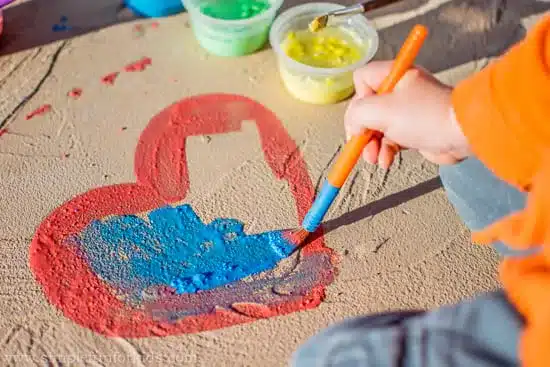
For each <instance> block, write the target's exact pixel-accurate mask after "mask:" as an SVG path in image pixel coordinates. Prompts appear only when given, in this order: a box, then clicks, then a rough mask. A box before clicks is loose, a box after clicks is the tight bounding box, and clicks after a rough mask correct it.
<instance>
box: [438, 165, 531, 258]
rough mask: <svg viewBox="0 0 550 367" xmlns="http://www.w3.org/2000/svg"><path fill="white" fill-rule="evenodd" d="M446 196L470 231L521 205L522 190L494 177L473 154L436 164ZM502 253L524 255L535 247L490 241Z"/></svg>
mask: <svg viewBox="0 0 550 367" xmlns="http://www.w3.org/2000/svg"><path fill="white" fill-rule="evenodd" d="M439 176H440V177H441V182H442V183H443V187H444V188H445V192H446V193H447V197H448V198H449V201H450V202H451V204H453V206H454V207H455V209H456V211H457V213H458V215H459V216H460V218H461V219H462V220H463V221H464V223H465V224H466V226H467V227H468V228H469V229H470V230H472V231H478V230H481V229H483V228H485V227H487V226H488V225H489V224H491V223H494V222H495V221H497V220H498V219H500V218H503V217H505V216H507V215H509V214H512V213H513V212H516V211H519V210H522V209H523V208H524V207H525V202H526V194H525V193H523V192H520V191H519V190H517V189H516V188H514V187H513V186H511V185H509V184H507V183H506V182H504V181H502V180H500V179H499V178H497V177H496V176H495V175H494V174H493V173H492V172H491V171H489V170H488V169H487V168H486V167H485V166H484V165H483V163H481V162H480V161H479V160H478V159H477V158H469V159H466V160H464V161H462V162H461V163H458V164H455V165H449V166H441V167H440V168H439ZM493 246H494V248H495V250H497V251H498V252H499V253H500V254H501V255H502V256H526V255H531V254H533V253H535V252H537V251H539V250H538V249H529V250H514V249H512V248H510V247H509V246H507V245H506V244H504V243H502V242H496V243H494V244H493Z"/></svg>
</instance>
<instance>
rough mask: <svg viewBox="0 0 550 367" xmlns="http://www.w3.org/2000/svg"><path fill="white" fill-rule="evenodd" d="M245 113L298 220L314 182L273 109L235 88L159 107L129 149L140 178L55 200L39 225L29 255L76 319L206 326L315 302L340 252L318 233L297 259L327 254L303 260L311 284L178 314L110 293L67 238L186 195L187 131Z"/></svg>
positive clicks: (116, 324) (156, 330)
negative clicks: (264, 300) (268, 297)
mask: <svg viewBox="0 0 550 367" xmlns="http://www.w3.org/2000/svg"><path fill="white" fill-rule="evenodd" d="M245 120H252V121H254V122H255V123H256V125H257V128H258V132H259V135H260V140H261V146H262V149H263V152H264V158H265V160H266V162H267V164H268V165H269V167H270V168H271V170H272V171H273V174H274V175H275V177H276V178H277V179H280V180H286V181H287V182H288V183H289V187H290V189H291V193H292V195H293V197H294V199H295V202H296V208H297V213H298V218H299V220H300V221H301V220H302V219H303V217H304V216H305V214H306V212H307V210H308V208H309V206H310V205H311V203H312V201H313V199H314V189H313V185H312V182H311V180H310V178H309V175H308V172H307V166H306V163H305V161H304V160H303V158H302V156H301V154H300V151H299V149H298V147H297V146H296V144H295V143H294V141H293V140H292V139H291V138H290V136H289V135H288V133H287V132H286V130H285V128H284V126H283V124H282V123H281V121H280V120H279V119H277V117H276V116H275V114H274V113H273V112H271V111H270V110H268V109H267V108H266V107H264V106H263V105H261V104H259V103H258V102H256V101H254V100H252V99H249V98H246V97H243V96H238V95H230V94H209V95H201V96H194V97H191V98H187V99H184V100H182V101H180V102H177V103H175V104H173V105H171V106H169V107H167V108H166V109H164V110H163V111H161V112H160V113H159V114H157V115H156V116H155V117H153V118H152V119H151V121H150V122H149V124H148V125H147V127H146V128H145V129H144V131H143V133H142V135H141V137H140V139H139V142H138V145H137V148H136V154H135V163H134V164H135V167H134V168H135V174H136V177H137V183H126V184H119V185H113V186H107V187H100V188H96V189H92V190H90V191H88V192H86V193H84V194H81V195H78V196H76V197H74V198H73V199H71V200H69V201H68V202H66V203H64V204H63V205H62V206H60V207H58V208H57V209H55V210H54V211H53V212H52V213H50V214H49V215H48V217H46V218H45V219H44V220H43V221H42V223H41V224H40V225H39V227H38V228H37V230H36V233H35V236H34V238H33V240H32V243H31V246H30V255H29V261H30V266H31V270H32V271H33V273H34V276H35V278H36V280H37V281H38V282H39V283H40V284H41V285H42V287H43V289H44V293H45V294H46V296H47V298H48V300H49V301H50V302H51V303H52V304H54V305H55V306H56V307H58V308H59V309H61V311H62V312H63V314H64V315H65V316H66V317H68V318H69V319H71V320H73V321H74V322H76V323H78V324H80V325H82V326H84V327H87V328H90V329H92V330H94V331H96V332H98V333H101V334H104V335H109V336H122V337H145V336H152V335H159V336H160V335H162V336H165V335H177V334H181V333H190V332H198V331H203V330H212V329H217V328H222V327H226V326H231V325H235V324H238V323H244V322H251V321H254V320H256V319H257V318H265V317H271V316H276V315H283V314H288V313H291V312H295V311H299V310H304V309H310V308H314V307H316V306H318V305H319V304H320V303H321V302H322V300H323V299H324V289H325V287H326V286H327V285H328V284H330V283H331V282H332V281H333V280H334V277H335V269H336V268H335V267H336V262H337V260H336V256H335V254H334V252H333V251H332V250H331V249H329V248H327V247H326V246H325V243H324V239H323V237H322V236H319V237H318V238H317V239H316V240H315V241H313V242H312V243H311V244H309V245H308V246H307V247H305V248H304V250H303V251H302V254H301V262H300V263H302V262H304V263H306V264H307V262H308V259H316V258H317V259H319V258H321V257H323V258H325V259H327V260H326V261H325V262H324V264H325V265H324V268H321V269H319V268H315V266H318V264H319V262H317V263H316V262H315V261H313V260H312V262H310V265H311V266H313V268H312V269H310V274H309V275H310V276H312V274H313V272H316V273H318V274H315V276H314V278H312V279H314V282H315V283H314V284H312V285H313V286H312V287H310V289H309V290H308V292H305V293H304V294H300V295H297V296H296V295H295V296H293V297H289V298H288V300H287V301H285V302H278V303H274V304H269V305H262V304H256V303H247V302H246V300H245V301H241V302H236V303H235V304H234V307H233V308H232V310H228V309H220V308H215V309H214V310H213V312H209V313H202V314H198V315H191V316H186V317H184V318H182V319H179V320H177V321H175V322H167V321H162V320H155V319H153V318H152V317H151V315H150V314H149V313H148V312H147V310H145V309H135V308H131V307H129V306H128V305H126V304H125V303H123V302H122V301H120V300H119V299H117V298H116V297H115V296H114V295H113V294H112V293H111V292H110V291H109V289H110V288H109V286H108V285H107V284H106V283H104V282H103V281H102V280H101V279H99V278H98V277H97V276H96V275H95V274H94V273H93V272H92V271H91V270H90V268H89V267H88V265H87V264H86V263H85V262H84V260H82V258H81V257H80V256H79V253H78V250H77V249H76V248H75V247H74V246H70V244H69V243H68V242H69V239H70V237H71V236H73V235H75V234H78V233H79V232H80V231H81V230H82V229H84V227H85V226H86V225H88V223H90V222H91V221H92V220H95V219H101V218H104V217H106V216H108V215H127V214H135V213H140V212H146V211H150V210H152V209H155V208H158V207H161V206H164V205H167V204H170V203H174V202H177V201H181V200H183V199H184V198H185V195H186V194H187V191H188V189H189V176H188V167H187V161H186V152H185V147H186V139H187V137H189V136H196V135H212V134H223V133H228V132H236V131H239V130H240V128H241V124H242V121H245ZM316 264H317V265H316ZM311 266H310V267H311ZM201 293H202V295H201ZM214 296H215V295H214ZM186 297H187V300H186V302H187V303H189V304H193V302H195V304H196V302H201V299H202V300H204V299H205V298H204V297H213V295H212V294H210V295H209V293H208V292H199V293H197V294H195V295H187V296H186Z"/></svg>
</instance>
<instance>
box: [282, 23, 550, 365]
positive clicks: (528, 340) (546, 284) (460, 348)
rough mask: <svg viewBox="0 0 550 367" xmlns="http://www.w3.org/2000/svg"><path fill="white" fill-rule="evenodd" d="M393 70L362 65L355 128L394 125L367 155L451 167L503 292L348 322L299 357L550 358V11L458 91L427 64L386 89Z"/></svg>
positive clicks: (350, 116) (350, 124)
mask: <svg viewBox="0 0 550 367" xmlns="http://www.w3.org/2000/svg"><path fill="white" fill-rule="evenodd" d="M389 67H390V65H389V63H386V62H380V63H371V64H370V65H368V66H367V67H365V68H363V69H362V70H359V71H358V72H356V74H355V85H356V90H357V95H356V96H355V97H354V99H353V100H352V101H351V103H350V105H349V107H348V110H347V112H346V116H345V126H346V133H347V134H348V136H350V135H352V134H356V133H358V132H360V131H361V130H362V129H364V128H369V129H373V130H378V131H381V132H383V133H384V138H382V140H381V141H373V142H371V143H370V144H369V145H368V146H367V148H366V149H365V152H364V157H365V159H366V160H367V161H369V162H371V163H378V164H379V165H380V166H382V167H383V168H388V167H389V165H390V164H391V162H392V161H393V158H394V156H395V154H396V152H397V151H398V149H400V147H406V148H410V149H417V150H418V151H419V152H420V153H421V154H422V155H423V156H424V157H426V158H427V159H429V160H430V161H432V162H435V163H437V164H440V165H441V167H440V176H441V180H442V182H443V185H444V187H445V190H446V192H447V194H448V196H449V199H450V200H451V202H452V203H453V205H454V206H455V208H456V209H457V211H458V213H459V215H460V216H461V217H462V218H463V219H464V221H465V222H466V224H467V225H468V226H469V227H470V228H471V229H472V230H473V231H478V230H481V231H480V232H477V233H474V235H473V239H474V241H476V242H480V243H484V244H489V243H493V244H494V245H495V247H496V249H497V250H498V251H499V252H500V253H501V254H502V255H503V256H504V260H503V262H502V264H501V267H500V278H501V281H502V284H503V286H504V291H498V292H493V293H489V294H486V295H483V296H479V297H477V298H475V299H473V300H470V301H466V302H462V303H459V304H457V305H451V306H445V307H442V308H439V309H437V310H434V311H429V312H401V313H387V314H382V315H375V316H367V317H363V318H358V319H351V320H348V321H345V322H343V323H341V324H339V325H336V326H333V327H331V328H329V329H327V330H326V331H323V332H322V333H320V334H319V335H316V336H315V337H313V338H312V339H311V340H309V341H308V342H307V343H306V344H305V345H304V346H302V347H301V348H300V349H299V350H298V352H297V353H296V355H295V356H294V359H293V365H295V366H342V367H343V366H414V367H417V366H418V367H430V366H466V367H474V366H480V367H488V366H515V365H522V366H527V367H547V366H550V16H548V15H547V16H546V17H545V18H544V19H543V20H542V21H541V22H540V23H539V24H538V25H537V26H536V28H535V29H534V30H533V31H532V32H531V33H530V34H529V35H528V36H527V38H526V39H525V40H524V41H522V42H521V43H519V44H518V45H516V46H514V47H513V48H512V49H511V50H510V51H509V52H508V53H507V54H506V55H504V56H503V57H502V58H501V59H499V60H498V61H496V62H494V63H492V64H491V65H490V66H488V67H487V68H485V69H484V70H482V71H481V72H479V73H477V74H475V75H474V76H472V77H471V78H469V79H467V80H465V81H463V82H462V83H460V84H459V85H458V86H457V87H456V88H454V90H453V89H452V88H450V87H447V86H445V85H443V84H441V83H439V82H438V81H437V80H436V79H435V78H434V77H432V76H431V75H430V74H428V73H427V72H425V71H422V70H420V69H416V70H412V71H409V72H408V73H407V74H406V75H405V77H404V78H403V80H402V81H401V82H400V83H399V84H398V86H397V88H396V89H395V91H394V92H393V93H392V94H389V95H381V96H376V95H374V89H375V87H376V86H377V85H378V84H379V83H380V82H381V81H382V79H383V78H384V77H385V75H386V74H387V73H388V70H389ZM474 156H475V157H477V158H474ZM486 167H487V168H486ZM497 177H498V178H497ZM501 180H502V181H501ZM493 222H494V223H493ZM487 226H488V227H487ZM485 227H487V228H485Z"/></svg>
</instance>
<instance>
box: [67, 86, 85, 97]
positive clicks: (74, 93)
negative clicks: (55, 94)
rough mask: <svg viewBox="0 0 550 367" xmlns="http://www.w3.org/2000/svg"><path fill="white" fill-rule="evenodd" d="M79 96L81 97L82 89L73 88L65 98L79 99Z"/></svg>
mask: <svg viewBox="0 0 550 367" xmlns="http://www.w3.org/2000/svg"><path fill="white" fill-rule="evenodd" d="M81 95H82V89H80V88H73V89H71V90H70V91H69V93H67V96H69V97H71V98H74V99H78V98H80V96H81Z"/></svg>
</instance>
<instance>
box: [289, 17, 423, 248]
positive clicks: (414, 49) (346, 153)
mask: <svg viewBox="0 0 550 367" xmlns="http://www.w3.org/2000/svg"><path fill="white" fill-rule="evenodd" d="M427 35H428V29H427V28H426V27H424V26H423V25H416V26H414V28H413V29H412V30H411V32H410V33H409V36H408V37H407V39H406V40H405V42H404V43H403V46H401V50H399V53H398V54H397V57H396V58H395V60H394V62H393V65H392V68H391V71H390V73H389V74H388V76H386V78H385V79H384V81H383V82H382V84H381V85H380V87H378V89H377V91H376V93H377V94H385V93H389V92H391V91H392V90H393V88H394V87H395V85H396V84H397V83H398V82H399V80H400V79H401V78H402V77H403V75H404V74H405V73H406V72H407V70H409V69H410V68H411V67H412V66H413V64H414V60H415V59H416V56H417V55H418V53H419V51H420V48H421V47H422V44H423V43H424V40H425V39H426V37H427ZM375 134H376V132H374V131H372V130H365V131H363V133H362V134H359V135H356V136H353V137H352V138H351V139H350V140H349V141H348V142H347V143H346V144H345V145H344V148H343V149H342V152H341V153H340V155H339V156H338V159H337V160H336V162H335V163H334V165H333V166H332V168H331V170H330V171H329V174H328V176H327V179H326V180H325V182H324V184H323V186H322V188H321V190H320V192H319V195H317V198H316V199H315V201H314V202H313V205H312V206H311V208H310V209H309V211H308V213H307V214H306V216H305V218H304V220H303V222H302V226H301V228H299V229H295V230H293V231H290V232H287V238H288V240H289V241H291V242H292V243H293V244H294V245H296V248H295V249H294V251H293V252H295V251H297V250H298V249H299V248H301V247H302V244H303V243H304V241H305V240H306V238H307V237H308V236H309V234H310V233H313V232H315V230H316V229H317V228H318V227H319V225H320V224H321V221H322V220H323V218H324V216H325V214H326V213H327V211H328V209H329V208H330V206H331V204H332V202H333V201H334V199H335V198H336V196H337V195H338V192H339V191H340V188H341V187H342V186H343V185H344V182H345V181H346V179H347V178H348V176H349V174H350V172H351V171H352V170H353V168H354V167H355V164H356V163H357V161H358V160H359V157H360V156H361V152H362V151H363V149H364V148H365V146H366V145H367V143H368V142H369V141H370V140H371V139H372V138H373V137H374V135H375Z"/></svg>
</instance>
